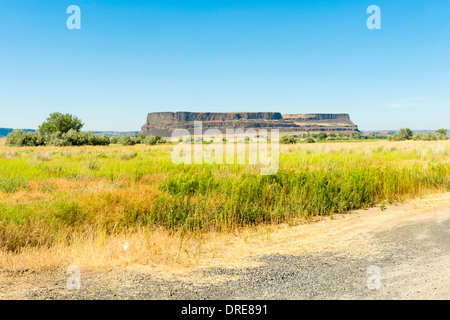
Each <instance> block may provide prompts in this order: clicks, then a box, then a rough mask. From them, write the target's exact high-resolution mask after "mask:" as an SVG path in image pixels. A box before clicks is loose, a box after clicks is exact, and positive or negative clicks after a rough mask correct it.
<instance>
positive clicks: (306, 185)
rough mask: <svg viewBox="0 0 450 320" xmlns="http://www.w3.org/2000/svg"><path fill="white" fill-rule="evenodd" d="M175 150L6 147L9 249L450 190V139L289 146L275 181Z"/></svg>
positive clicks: (0, 220)
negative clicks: (191, 160) (182, 158)
mask: <svg viewBox="0 0 450 320" xmlns="http://www.w3.org/2000/svg"><path fill="white" fill-rule="evenodd" d="M172 147H173V146H170V145H161V146H143V145H137V146H130V147H122V146H109V147H61V148H57V147H37V148H36V147H35V148H31V147H30V148H27V147H25V148H11V147H5V146H2V147H0V248H1V249H3V250H7V251H9V252H19V251H20V250H22V249H23V248H32V247H48V248H51V247H52V246H55V245H71V244H73V243H75V242H79V241H82V239H85V238H87V237H99V236H114V235H120V234H124V233H130V232H133V230H138V229H139V230H141V229H142V228H144V229H145V230H148V232H150V233H151V232H152V230H154V228H155V227H158V228H159V227H162V228H164V229H167V230H169V231H173V232H183V233H184V232H187V231H188V232H196V233H202V232H208V231H211V230H215V231H224V232H226V231H227V230H236V228H241V227H245V226H250V225H258V224H272V223H275V224H277V223H282V222H290V221H293V220H295V219H306V220H307V219H309V218H311V217H314V216H317V215H330V214H334V213H345V212H347V211H349V210H353V209H359V208H366V207H371V206H374V205H376V204H381V203H384V204H388V203H392V202H397V201H402V200H404V199H405V198H408V197H415V196H420V195H423V194H426V193H429V192H440V191H448V190H450V161H449V160H450V156H449V155H450V153H449V152H450V143H449V142H448V141H436V142H423V141H406V142H387V141H380V142H368V143H354V144H349V143H330V144H310V145H309V144H297V145H286V146H282V147H281V156H280V170H279V171H278V173H277V174H276V175H273V176H262V175H260V174H259V170H258V167H257V166H254V165H253V166H250V165H236V164H235V165H206V164H203V165H175V164H173V163H172V161H171V157H170V150H171V148H172ZM80 239H81V240H80Z"/></svg>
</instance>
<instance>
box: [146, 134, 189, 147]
mask: <svg viewBox="0 0 450 320" xmlns="http://www.w3.org/2000/svg"><path fill="white" fill-rule="evenodd" d="M180 139H181V138H180ZM142 143H144V144H147V145H151V146H154V145H156V144H162V143H166V139H164V138H162V137H160V136H147V137H144V138H143V140H142Z"/></svg>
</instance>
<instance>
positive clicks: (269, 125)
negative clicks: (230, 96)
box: [140, 111, 358, 137]
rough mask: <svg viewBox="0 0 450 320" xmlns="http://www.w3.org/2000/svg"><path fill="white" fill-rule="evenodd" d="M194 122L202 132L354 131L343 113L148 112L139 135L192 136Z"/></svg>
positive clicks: (352, 125)
mask: <svg viewBox="0 0 450 320" xmlns="http://www.w3.org/2000/svg"><path fill="white" fill-rule="evenodd" d="M194 121H202V129H203V130H208V129H219V130H225V129H244V130H247V129H267V130H270V129H278V130H279V131H280V132H281V133H292V134H295V133H300V132H317V131H324V132H342V133H350V132H355V131H358V126H357V125H356V124H354V123H353V122H352V121H351V120H350V116H349V115H348V114H346V113H314V114H284V115H282V114H281V113H279V112H184V111H183V112H152V113H149V114H148V116H147V122H146V123H145V124H144V125H143V126H142V129H141V131H140V134H141V135H145V136H148V135H159V136H163V137H170V136H171V135H172V133H173V132H174V131H175V130H176V129H186V130H188V131H189V132H190V133H191V134H194Z"/></svg>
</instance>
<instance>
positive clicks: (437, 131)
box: [436, 129, 447, 135]
mask: <svg viewBox="0 0 450 320" xmlns="http://www.w3.org/2000/svg"><path fill="white" fill-rule="evenodd" d="M436 133H439V134H443V135H447V129H438V130H436Z"/></svg>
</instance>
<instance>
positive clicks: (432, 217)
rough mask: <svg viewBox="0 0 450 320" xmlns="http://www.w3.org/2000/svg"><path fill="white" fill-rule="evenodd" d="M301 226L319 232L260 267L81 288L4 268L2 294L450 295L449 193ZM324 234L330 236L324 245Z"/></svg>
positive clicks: (94, 282)
mask: <svg viewBox="0 0 450 320" xmlns="http://www.w3.org/2000/svg"><path fill="white" fill-rule="evenodd" d="M302 228H303V229H304V230H307V228H316V229H315V230H316V231H317V232H315V233H311V234H309V233H305V234H303V233H302V236H301V237H300V234H299V237H298V238H301V239H300V240H299V239H294V238H295V236H292V233H291V234H290V236H289V239H287V240H286V239H284V240H283V244H282V245H283V247H284V248H285V250H283V253H276V252H272V251H273V250H272V251H270V250H268V252H269V251H270V253H269V254H262V255H258V256H252V257H251V259H253V260H256V261H258V262H260V264H259V265H258V266H256V267H255V266H253V267H237V268H207V269H201V270H195V271H191V272H190V273H189V276H188V277H183V278H179V277H173V278H172V279H170V278H167V277H160V276H158V275H157V274H153V273H151V272H144V271H139V269H136V268H135V269H132V270H124V269H120V270H114V271H108V272H105V273H98V272H87V271H86V272H83V273H82V274H81V289H80V290H68V289H67V288H66V280H67V275H66V274H65V273H64V272H62V271H61V272H54V273H51V274H46V275H36V274H32V273H27V272H24V273H23V274H11V275H7V274H6V271H3V275H4V276H3V279H4V280H5V281H4V283H3V284H0V294H1V297H3V298H12V299H182V300H183V299H189V300H191V299H192V300H201V299H231V300H233V299H449V298H450V272H449V271H450V268H449V266H450V197H448V195H447V196H446V197H444V199H442V198H439V201H437V202H433V201H432V200H430V201H425V202H424V201H422V202H420V204H419V205H418V204H417V203H416V204H408V205H401V206H399V207H394V208H388V209H387V210H386V211H381V210H380V209H379V208H373V209H369V210H361V211H358V212H356V213H355V214H350V215H347V216H346V217H342V218H335V219H326V220H324V221H320V222H318V223H316V224H315V226H311V227H308V226H299V227H298V230H299V231H298V232H299V233H300V232H301V230H303V229H302ZM296 230H297V229H296ZM322 230H327V231H326V232H325V231H322ZM294 235H295V233H294ZM302 241H306V242H308V243H311V242H316V243H317V248H318V249H317V250H316V249H315V250H311V251H309V252H305V251H304V250H299V248H300V246H299V243H301V242H302ZM326 241H329V242H330V243H329V244H328V245H321V244H322V243H324V242H326ZM286 252H289V253H288V254H286ZM370 266H375V267H372V268H375V269H373V270H375V271H376V270H378V271H379V275H380V278H379V279H380V281H379V282H377V281H376V276H377V274H376V273H368V268H369V267H370ZM370 270H372V269H369V272H370ZM24 279H25V280H27V281H20V280H24ZM377 284H379V285H380V286H379V287H377Z"/></svg>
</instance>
